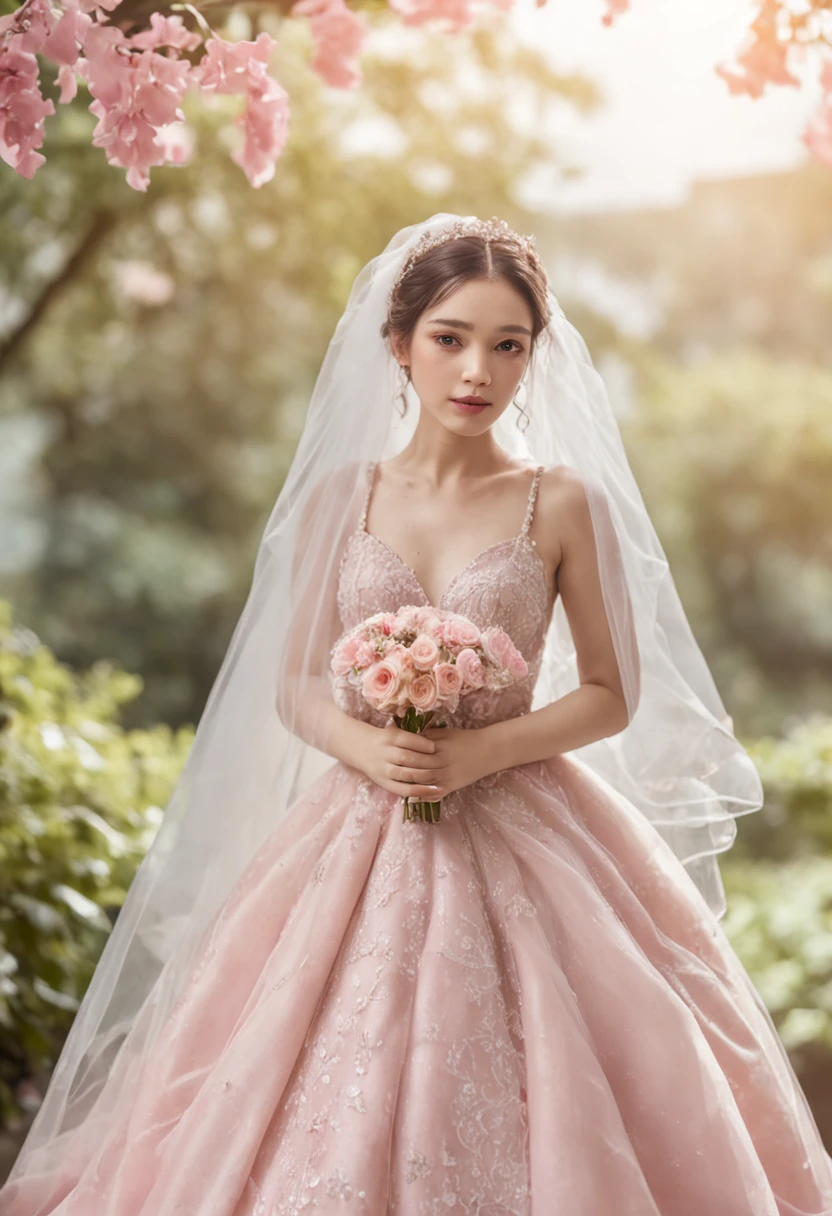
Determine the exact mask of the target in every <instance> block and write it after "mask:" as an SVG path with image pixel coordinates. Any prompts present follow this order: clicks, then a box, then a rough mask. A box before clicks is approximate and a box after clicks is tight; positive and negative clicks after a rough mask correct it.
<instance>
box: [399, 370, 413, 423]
mask: <svg viewBox="0 0 832 1216" xmlns="http://www.w3.org/2000/svg"><path fill="white" fill-rule="evenodd" d="M396 374H397V376H398V379H399V385H400V387H399V391H398V392H397V393H396V400H397V401H398V400H399V399H401V403H402V418H404V416H405V414H406V413H407V396H406V392H407V386H408V384H409V383H410V368H409V367H408V366H407V364H405V363H400V364H399V370H398V372H397V373H396Z"/></svg>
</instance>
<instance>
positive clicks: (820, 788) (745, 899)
mask: <svg viewBox="0 0 832 1216" xmlns="http://www.w3.org/2000/svg"><path fill="white" fill-rule="evenodd" d="M748 750H749V753H750V755H751V757H752V759H753V760H754V762H755V764H756V765H757V768H758V771H759V773H760V776H761V777H762V779H763V784H764V787H765V794H766V800H765V805H764V807H763V809H762V810H761V811H757V812H755V813H754V814H753V815H749V816H747V817H743V818H741V819H740V820H739V823H738V829H739V830H738V836H737V841H736V844H735V845H734V848H733V849H732V850H731V852H730V853H729V854H728V855H727V857H726V858H725V860H724V862H723V863H722V865H721V867H720V868H721V871H722V876H723V880H724V882H725V889H726V894H727V898H728V910H727V912H726V914H725V918H724V920H723V928H724V929H725V931H726V933H727V934H728V937H729V938H730V940H731V943H732V945H733V946H734V949H735V950H736V951H737V954H738V955H739V957H740V960H741V962H742V963H743V966H744V967H745V968H746V970H747V971H748V973H749V975H750V976H751V979H752V981H753V982H754V985H755V987H756V988H757V990H758V992H759V993H760V995H761V996H762V997H763V1000H764V1001H765V1003H766V1006H767V1008H768V1010H769V1012H770V1013H771V1015H772V1018H773V1019H774V1022H775V1025H776V1026H777V1029H778V1031H779V1032H780V1035H781V1038H782V1039H783V1042H784V1044H785V1046H786V1047H787V1048H788V1049H789V1050H790V1051H793V1052H795V1053H797V1055H798V1056H799V1055H800V1053H801V1052H803V1051H804V1050H805V1049H806V1048H808V1047H812V1048H814V1049H822V1051H823V1052H824V1053H825V1055H823V1056H822V1057H817V1058H816V1060H815V1062H814V1065H813V1066H814V1067H815V1068H817V1067H818V1062H817V1060H818V1059H821V1058H822V1059H823V1061H824V1064H823V1066H824V1067H826V1068H828V1070H829V1072H830V1074H832V813H831V812H832V718H824V717H821V716H819V715H818V716H814V717H810V718H808V719H807V720H806V721H804V722H798V723H795V724H794V725H793V726H792V727H791V728H790V729H789V731H788V732H787V733H786V734H785V735H784V736H783V737H782V738H773V737H768V736H767V737H765V738H762V739H759V740H757V741H755V742H754V743H752V744H750V745H749V747H748Z"/></svg>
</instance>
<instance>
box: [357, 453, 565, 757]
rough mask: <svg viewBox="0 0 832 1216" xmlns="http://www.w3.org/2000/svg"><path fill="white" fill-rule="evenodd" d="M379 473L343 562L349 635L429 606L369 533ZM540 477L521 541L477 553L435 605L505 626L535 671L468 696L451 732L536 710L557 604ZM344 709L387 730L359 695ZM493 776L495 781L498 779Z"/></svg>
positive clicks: (409, 573) (402, 566)
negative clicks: (541, 534) (540, 526)
mask: <svg viewBox="0 0 832 1216" xmlns="http://www.w3.org/2000/svg"><path fill="white" fill-rule="evenodd" d="M374 470H375V465H374V464H371V465H370V466H369V467H368V487H367V494H366V496H365V500H364V506H363V509H362V512H361V518H360V521H359V524H358V526H357V528H356V529H355V531H354V532H353V533H352V535H351V536H350V537H349V540H348V541H347V545H346V547H345V550H344V554H343V556H342V559H341V568H340V573H339V580H338V610H339V613H340V616H341V624H342V625H343V628H344V630H345V631H346V630H348V629H352V628H354V626H355V625H357V624H358V623H359V622H360V621H362V620H364V619H365V617H368V616H370V615H372V614H373V613H374V612H395V611H396V610H397V609H398V608H400V607H402V605H404V604H428V603H429V602H430V601H429V600H428V597H427V595H426V593H425V591H424V589H423V587H422V586H421V584H420V582H419V579H418V578H417V577H416V574H415V572H414V571H413V570H412V569H411V568H410V566H408V565H407V563H406V562H405V561H404V560H403V559H402V558H401V557H399V555H398V554H397V553H395V552H394V550H393V549H391V548H390V547H389V546H388V545H387V544H385V542H384V541H382V540H380V538H378V537H376V536H374V535H373V534H372V533H370V532H367V531H366V523H367V510H368V506H369V502H370V493H371V490H372V483H373V476H374ZM542 472H543V465H538V466H537V468H536V469H535V473H534V477H533V478H532V485H531V489H530V491H529V498H528V502H527V505H526V514H525V518H524V519H523V523H522V526H521V528H520V531H519V533H518V534H517V536H514V537H509V538H508V539H507V540H504V541H497V542H496V543H495V544H493V545H489V546H487V547H486V548H485V549H483V550H481V552H479V553H477V554H476V555H475V556H474V557H473V558H472V560H471V561H470V562H469V563H468V564H467V565H466V566H465V567H464V568H463V569H462V570H460V571H459V572H458V573H457V574H456V575H455V576H454V578H453V579H451V582H450V584H449V585H448V587H447V588H446V589H445V592H444V593H443V594H442V596H441V597H440V600H439V603H438V605H437V607H439V608H447V609H452V610H453V611H456V612H460V613H462V614H463V615H465V616H467V617H470V619H471V620H472V621H473V622H474V623H475V624H477V625H479V626H480V627H481V628H483V629H484V628H486V626H488V625H499V626H500V627H501V628H502V629H505V631H506V633H508V635H509V637H510V638H511V639H512V641H513V642H514V644H515V646H517V648H518V650H519V651H520V653H521V654H522V655H523V658H524V659H525V660H526V662H527V663H528V665H529V674H528V676H527V677H526V678H525V679H524V680H521V681H520V682H518V683H517V684H513V685H511V686H510V687H509V688H504V689H501V690H497V691H492V690H489V689H478V690H476V691H475V692H472V693H470V694H469V695H468V696H466V697H464V698H463V699H462V700H461V701H460V703H459V708H458V709H457V711H456V713H454V714H452V715H450V717H449V719H448V721H449V723H450V724H451V725H453V726H458V727H463V728H472V727H476V726H485V725H486V724H487V723H489V722H499V721H502V720H504V719H506V718H514V717H517V716H518V715H520V714H524V713H527V712H528V710H529V708H530V707H531V703H532V696H533V694H534V686H535V683H536V682H537V677H538V675H539V673H540V664H541V661H542V658H543V647H544V644H545V640H546V630H547V628H548V624H549V619H550V617H551V611H552V607H553V603H554V595H553V589H552V588H551V587H550V585H549V581H548V579H547V572H546V568H545V565H544V563H543V560H542V558H541V557H540V556H539V555H538V553H537V550H536V548H535V542H534V541H533V540H531V539H530V537H529V529H530V527H531V522H532V517H533V514H534V506H535V502H536V499H537V489H538V485H539V483H540V475H541V473H542ZM339 704H341V705H342V708H343V709H345V710H346V711H347V712H348V713H351V714H352V715H353V717H360V718H361V719H363V720H364V721H366V722H371V723H373V725H375V726H383V725H384V724H385V722H386V721H387V720H388V719H387V717H386V715H382V714H378V713H376V712H375V711H374V710H372V709H371V708H370V707H369V706H368V705H367V704H366V703H364V701H363V700H362V699H361V698H360V696H359V695H358V694H357V693H356V692H355V690H348V695H347V699H346V700H345V701H344V702H343V703H342V702H339ZM490 776H491V777H492V778H494V779H496V774H491V775H490Z"/></svg>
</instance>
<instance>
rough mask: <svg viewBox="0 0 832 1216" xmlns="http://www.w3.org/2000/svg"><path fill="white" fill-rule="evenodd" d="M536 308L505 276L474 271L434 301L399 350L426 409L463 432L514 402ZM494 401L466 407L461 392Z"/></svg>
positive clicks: (488, 422)
mask: <svg viewBox="0 0 832 1216" xmlns="http://www.w3.org/2000/svg"><path fill="white" fill-rule="evenodd" d="M531 334H532V312H531V308H530V307H529V305H528V304H527V302H526V301H525V300H524V299H523V297H522V296H521V295H520V293H519V292H518V291H516V290H515V288H514V287H512V286H511V284H510V283H508V282H507V281H506V280H505V279H502V278H500V279H473V280H470V281H469V282H467V283H465V284H464V285H463V286H462V287H460V288H458V289H457V290H456V291H455V292H453V294H452V295H450V296H448V297H447V299H445V300H443V301H442V303H441V304H437V305H435V306H434V307H431V308H426V309H425V311H424V312H423V313H422V315H421V317H420V318H419V320H418V321H417V323H416V326H415V328H414V330H413V332H412V334H410V336H409V340H408V341H407V342H406V345H401V344H396V343H395V342H394V349H395V350H396V358H397V359H398V361H399V363H400V364H401V365H402V366H408V365H409V367H410V379H411V382H412V384H413V388H414V390H415V392H416V395H417V396H418V398H419V401H420V402H421V406H422V409H423V410H427V411H429V413H431V414H432V415H433V416H434V417H435V418H436V419H437V421H439V422H440V423H442V425H443V426H446V427H448V429H449V430H452V431H457V432H458V433H460V434H467V435H470V434H480V433H481V432H483V431H486V430H488V428H489V427H491V426H493V424H494V423H495V422H496V421H497V419H498V418H499V416H500V415H501V414H502V413H503V411H504V410H506V409H507V408H508V406H509V405H510V404H511V401H512V398H513V397H514V394H515V393H516V392H517V388H518V385H519V384H520V380H521V379H522V376H523V372H524V371H525V370H526V366H527V364H528V362H529V357H530V355H531ZM466 397H476V398H480V399H482V400H483V401H485V402H487V404H486V405H484V406H482V408H480V409H475V410H466V409H465V408H464V407H462V406H461V404H459V400H460V398H466Z"/></svg>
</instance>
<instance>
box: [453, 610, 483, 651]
mask: <svg viewBox="0 0 832 1216" xmlns="http://www.w3.org/2000/svg"><path fill="white" fill-rule="evenodd" d="M479 640H480V631H479V629H478V628H477V626H476V625H475V624H474V622H473V621H469V620H468V618H467V617H464V616H460V615H459V614H454V615H453V616H451V617H450V618H449V619H448V620H447V621H446V622H445V642H446V645H448V646H454V647H455V646H476V645H477V643H478V642H479Z"/></svg>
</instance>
